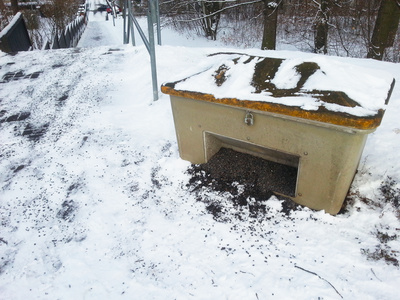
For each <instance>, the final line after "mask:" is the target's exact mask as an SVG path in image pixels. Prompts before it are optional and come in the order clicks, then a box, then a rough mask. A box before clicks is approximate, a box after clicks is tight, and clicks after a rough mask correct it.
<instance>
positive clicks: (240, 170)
mask: <svg viewBox="0 0 400 300" xmlns="http://www.w3.org/2000/svg"><path fill="white" fill-rule="evenodd" d="M188 173H189V174H190V175H191V179H190V180H189V184H188V187H189V188H190V190H191V191H192V192H195V193H197V200H198V201H202V202H204V203H206V205H207V206H206V208H207V211H208V212H210V213H212V214H213V215H214V217H215V218H216V219H218V220H225V219H226V217H227V216H226V214H225V212H226V210H227V209H226V208H225V207H224V205H225V204H224V203H221V201H219V200H217V199H211V198H210V197H209V195H207V192H208V191H214V192H217V193H218V194H220V195H223V196H224V198H225V199H226V200H227V201H229V205H232V206H233V207H235V208H237V209H239V210H240V209H241V208H243V207H246V209H248V213H249V216H250V217H255V218H258V217H260V216H262V215H263V214H264V213H265V211H266V206H265V203H264V201H267V200H268V199H270V198H271V197H272V196H276V197H277V198H278V199H280V200H283V202H282V210H281V211H282V212H283V213H285V214H287V215H289V214H290V212H291V211H292V210H295V209H297V208H298V207H299V206H298V204H296V203H294V202H293V201H292V200H290V199H289V198H287V197H283V196H280V195H279V194H285V195H293V194H294V190H295V187H296V177H297V169H296V168H294V167H290V166H285V165H282V164H278V163H274V162H270V161H267V160H264V159H261V158H259V157H255V156H252V155H249V154H244V153H240V152H237V151H234V150H232V149H226V148H221V149H220V151H219V152H218V153H217V154H215V155H214V156H213V157H212V158H211V159H210V160H209V161H208V162H207V163H205V164H201V165H192V166H191V167H190V168H189V169H188ZM276 193H279V194H276ZM236 216H238V215H236Z"/></svg>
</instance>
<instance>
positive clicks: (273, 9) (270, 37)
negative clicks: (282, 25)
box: [261, 0, 279, 50]
mask: <svg viewBox="0 0 400 300" xmlns="http://www.w3.org/2000/svg"><path fill="white" fill-rule="evenodd" d="M263 1H264V32H263V38H262V43H261V49H263V50H275V49H276V26H277V23H278V6H279V4H278V0H274V1H270V0H263Z"/></svg>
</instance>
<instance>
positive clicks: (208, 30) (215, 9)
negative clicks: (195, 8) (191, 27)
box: [198, 0, 225, 41]
mask: <svg viewBox="0 0 400 300" xmlns="http://www.w3.org/2000/svg"><path fill="white" fill-rule="evenodd" d="M198 4H199V6H200V9H201V15H202V18H201V24H202V27H203V30H204V33H205V36H206V37H207V38H210V39H212V40H214V41H215V40H216V39H217V32H218V25H219V21H220V19H221V10H222V8H223V7H224V4H225V1H224V0H219V1H198Z"/></svg>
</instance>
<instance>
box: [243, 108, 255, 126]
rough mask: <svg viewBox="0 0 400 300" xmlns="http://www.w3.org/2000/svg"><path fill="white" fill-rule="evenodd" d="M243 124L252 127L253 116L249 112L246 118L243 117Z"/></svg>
mask: <svg viewBox="0 0 400 300" xmlns="http://www.w3.org/2000/svg"><path fill="white" fill-rule="evenodd" d="M244 123H245V124H246V125H248V126H252V125H253V124H254V116H253V114H252V113H251V112H249V111H248V112H247V113H246V116H245V117H244Z"/></svg>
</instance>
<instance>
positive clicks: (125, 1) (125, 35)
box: [122, 0, 129, 44]
mask: <svg viewBox="0 0 400 300" xmlns="http://www.w3.org/2000/svg"><path fill="white" fill-rule="evenodd" d="M126 6H127V0H124V7H123V11H122V13H123V16H124V44H128V43H129V40H128V37H127V33H126Z"/></svg>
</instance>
